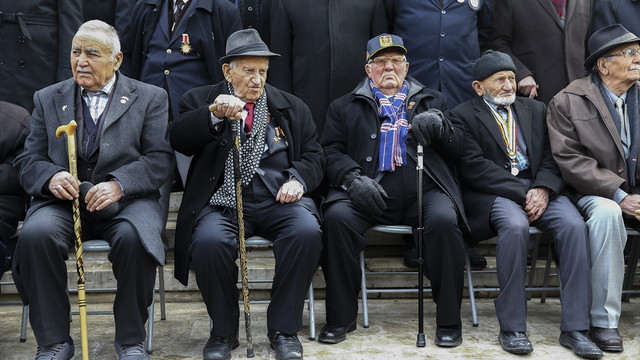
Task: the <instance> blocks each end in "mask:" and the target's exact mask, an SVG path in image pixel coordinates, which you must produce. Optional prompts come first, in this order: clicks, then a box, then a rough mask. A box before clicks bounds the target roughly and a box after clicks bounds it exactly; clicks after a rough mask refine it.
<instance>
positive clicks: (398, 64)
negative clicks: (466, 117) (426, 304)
mask: <svg viewBox="0 0 640 360" xmlns="http://www.w3.org/2000/svg"><path fill="white" fill-rule="evenodd" d="M406 52H407V50H406V48H405V47H404V45H403V41H402V38H400V37H399V36H396V35H391V34H381V35H378V36H376V37H374V38H372V39H371V40H369V42H368V43H367V55H366V60H367V63H366V65H365V66H364V69H365V71H366V73H367V77H365V78H364V79H363V80H362V81H361V82H360V84H358V86H357V87H356V88H355V89H354V90H353V91H352V92H351V93H349V94H346V95H344V96H342V97H340V98H338V99H337V100H335V101H334V102H333V103H332V104H331V106H330V107H329V111H328V115H327V122H326V125H325V128H324V132H323V134H322V140H321V143H322V145H323V147H324V154H325V157H326V159H327V173H326V176H327V178H328V183H329V185H330V186H331V189H330V190H329V193H328V195H327V198H326V201H325V203H324V205H323V208H324V222H323V239H324V252H323V258H322V270H323V272H324V276H325V280H326V282H327V290H326V291H327V292H326V308H327V323H326V325H325V326H324V327H323V328H322V331H321V332H320V336H319V338H318V339H319V340H320V341H321V342H325V343H331V344H335V343H339V342H341V341H344V340H345V339H346V334H347V333H348V332H350V331H353V330H355V328H356V316H357V313H358V291H359V290H360V279H361V273H360V269H359V266H358V255H359V254H360V252H361V251H362V250H363V249H364V248H365V246H366V240H365V238H364V237H363V235H362V234H364V232H365V231H367V229H368V228H370V227H371V226H373V225H376V224H403V225H410V226H412V227H416V226H417V225H418V207H417V206H418V196H417V184H416V178H417V176H416V165H417V159H416V145H417V144H422V145H423V146H424V161H423V165H424V170H421V171H424V179H425V180H424V185H423V199H422V203H423V209H422V210H423V222H424V230H423V234H424V255H423V257H424V258H425V259H426V266H425V273H426V274H427V276H428V277H429V279H430V280H431V285H432V289H433V299H434V301H435V302H436V304H437V308H436V313H437V314H436V324H437V329H436V334H435V344H436V345H439V346H447V347H452V346H458V345H460V344H461V343H462V328H461V324H460V305H461V303H462V289H463V286H464V280H463V272H464V259H465V256H464V245H463V242H462V238H463V232H465V231H467V229H468V228H467V225H466V219H465V216H464V211H463V208H462V198H461V195H460V190H459V188H458V185H457V180H456V179H455V178H454V175H453V174H452V173H451V171H450V169H449V167H448V163H447V160H451V159H454V158H455V157H456V156H458V155H459V154H461V152H462V146H463V144H462V132H460V131H457V130H456V129H454V128H453V125H452V124H451V122H450V121H449V120H448V119H447V118H446V117H445V116H444V115H443V113H442V111H444V112H445V113H446V99H445V97H444V95H442V94H441V93H439V92H437V91H434V90H430V89H427V88H425V87H424V85H422V84H420V83H419V82H418V81H417V80H415V79H413V78H411V77H408V76H407V71H408V70H409V63H408V62H407V59H406V57H405V54H406ZM409 126H411V128H412V130H411V131H409ZM414 236H416V237H417V233H414Z"/></svg>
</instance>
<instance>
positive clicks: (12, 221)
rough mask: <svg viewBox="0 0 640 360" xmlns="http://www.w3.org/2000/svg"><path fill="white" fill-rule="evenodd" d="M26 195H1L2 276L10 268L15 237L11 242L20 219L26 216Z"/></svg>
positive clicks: (0, 251)
mask: <svg viewBox="0 0 640 360" xmlns="http://www.w3.org/2000/svg"><path fill="white" fill-rule="evenodd" d="M24 210H25V197H24V196H21V195H0V277H2V274H4V272H5V271H7V270H9V268H10V266H11V265H10V264H11V263H10V260H11V258H13V250H14V249H15V241H16V240H15V239H12V240H11V242H10V241H9V238H10V237H11V236H13V235H14V234H15V232H16V229H17V227H18V221H20V220H21V219H22V218H23V217H24Z"/></svg>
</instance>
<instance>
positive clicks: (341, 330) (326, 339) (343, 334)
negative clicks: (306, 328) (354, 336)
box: [318, 319, 356, 344]
mask: <svg viewBox="0 0 640 360" xmlns="http://www.w3.org/2000/svg"><path fill="white" fill-rule="evenodd" d="M355 329H356V320H355V319H354V320H353V321H352V322H351V323H350V324H348V325H345V326H333V325H329V324H326V325H325V326H323V327H322V330H320V336H318V341H320V342H323V343H327V344H337V343H339V342H343V341H345V340H346V339H347V333H350V332H352V331H354V330H355Z"/></svg>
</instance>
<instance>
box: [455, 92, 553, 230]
mask: <svg viewBox="0 0 640 360" xmlns="http://www.w3.org/2000/svg"><path fill="white" fill-rule="evenodd" d="M512 110H513V111H514V112H515V114H516V121H517V126H518V127H519V129H520V131H521V133H522V134H523V137H524V141H525V144H526V146H527V157H528V158H529V165H530V171H531V187H545V188H548V189H550V190H551V192H552V196H553V194H560V193H561V192H562V191H563V190H564V183H563V181H562V178H561V177H560V172H559V170H558V167H557V166H556V163H555V162H554V161H553V158H552V156H551V148H550V147H549V137H548V135H547V126H546V121H545V116H546V110H545V105H544V104H543V103H541V102H539V101H537V100H531V99H529V98H522V97H517V98H516V102H515V103H514V104H513V105H512ZM450 116H451V118H452V120H455V121H456V122H457V123H463V124H464V128H465V134H464V137H465V139H464V143H465V150H464V155H463V156H461V157H460V158H459V159H458V171H459V174H460V177H461V178H462V179H463V185H462V194H463V201H464V205H465V210H466V211H467V216H468V218H469V223H470V225H471V233H472V235H473V240H474V241H481V240H484V239H487V238H489V237H492V236H495V232H494V231H493V229H492V228H491V226H490V221H489V219H490V213H491V206H492V205H493V201H494V200H495V198H496V197H497V196H500V197H504V198H507V199H510V200H513V201H514V202H516V203H517V204H521V205H522V206H524V205H525V199H526V195H527V191H529V188H527V187H526V186H525V185H524V184H523V183H522V182H521V181H520V180H519V179H518V178H516V177H515V176H513V175H511V172H510V167H511V166H510V163H509V156H508V155H507V149H506V146H505V144H504V140H503V139H502V132H501V131H500V128H499V127H498V123H497V122H496V120H495V118H494V117H493V115H492V113H491V110H490V109H489V106H488V105H487V104H486V103H485V102H484V100H483V99H482V98H481V97H479V96H476V97H475V98H473V99H471V100H469V101H467V102H465V103H462V104H460V105H458V106H457V107H456V108H455V109H453V110H452V111H451V115H450Z"/></svg>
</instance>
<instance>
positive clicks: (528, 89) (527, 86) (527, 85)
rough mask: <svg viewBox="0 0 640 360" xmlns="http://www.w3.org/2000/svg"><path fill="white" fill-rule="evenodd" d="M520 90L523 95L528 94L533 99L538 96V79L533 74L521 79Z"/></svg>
mask: <svg viewBox="0 0 640 360" xmlns="http://www.w3.org/2000/svg"><path fill="white" fill-rule="evenodd" d="M518 91H520V92H521V93H522V95H524V96H528V97H530V98H531V99H533V98H534V97H536V96H538V84H536V80H535V79H534V78H533V76H527V77H526V78H524V79H522V80H520V82H519V83H518Z"/></svg>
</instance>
